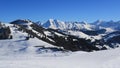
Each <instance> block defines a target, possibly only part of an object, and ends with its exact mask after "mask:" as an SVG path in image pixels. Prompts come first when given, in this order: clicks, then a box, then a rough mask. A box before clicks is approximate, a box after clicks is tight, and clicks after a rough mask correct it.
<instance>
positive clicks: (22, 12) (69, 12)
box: [0, 0, 120, 22]
mask: <svg viewBox="0 0 120 68" xmlns="http://www.w3.org/2000/svg"><path fill="white" fill-rule="evenodd" d="M50 18H53V19H59V20H63V21H87V22H94V21H96V20H98V19H101V20H106V21H108V20H114V21H118V20H120V0H0V21H3V22H10V21H13V20H15V19H30V20H33V21H39V20H40V21H42V22H44V21H46V20H48V19H50Z"/></svg>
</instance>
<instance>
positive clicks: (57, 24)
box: [41, 19, 120, 30]
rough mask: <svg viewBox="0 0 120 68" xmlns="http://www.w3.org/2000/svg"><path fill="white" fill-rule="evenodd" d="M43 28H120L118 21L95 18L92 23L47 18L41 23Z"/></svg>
mask: <svg viewBox="0 0 120 68" xmlns="http://www.w3.org/2000/svg"><path fill="white" fill-rule="evenodd" d="M41 25H42V26H43V27H45V28H52V29H61V30H68V29H71V30H98V29H111V30H120V26H119V25H120V21H118V22H114V21H108V22H107V21H102V20H97V21H96V22H93V23H87V22H85V21H83V22H63V21H60V20H54V19H49V20H48V21H47V22H45V23H43V24H41Z"/></svg>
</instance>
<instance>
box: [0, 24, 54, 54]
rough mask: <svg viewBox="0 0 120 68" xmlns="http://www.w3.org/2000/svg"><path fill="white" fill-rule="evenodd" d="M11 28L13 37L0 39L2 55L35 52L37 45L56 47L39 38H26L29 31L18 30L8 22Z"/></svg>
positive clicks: (0, 52)
mask: <svg viewBox="0 0 120 68" xmlns="http://www.w3.org/2000/svg"><path fill="white" fill-rule="evenodd" d="M6 25H7V26H10V28H11V35H12V36H13V39H6V40H0V55H6V54H14V53H17V54H19V53H33V52H34V53H35V52H36V50H37V49H35V46H44V47H55V46H53V45H51V44H48V43H46V42H44V41H42V40H40V39H37V38H30V39H29V40H25V39H26V37H27V36H28V34H27V33H25V32H22V31H18V29H17V28H15V27H13V25H12V24H6Z"/></svg>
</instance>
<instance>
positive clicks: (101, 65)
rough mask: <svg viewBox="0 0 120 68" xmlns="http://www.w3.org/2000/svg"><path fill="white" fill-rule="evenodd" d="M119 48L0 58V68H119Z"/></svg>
mask: <svg viewBox="0 0 120 68" xmlns="http://www.w3.org/2000/svg"><path fill="white" fill-rule="evenodd" d="M119 52H120V48H117V49H114V50H108V51H99V52H91V53H85V52H80V51H79V52H73V53H71V54H69V55H66V56H57V55H54V56H50V55H52V53H51V54H49V55H47V56H45V55H44V56H41V55H32V54H31V55H30V54H29V55H10V56H0V68H119V67H120V54H119Z"/></svg>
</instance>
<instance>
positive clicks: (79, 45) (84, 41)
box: [0, 19, 120, 52]
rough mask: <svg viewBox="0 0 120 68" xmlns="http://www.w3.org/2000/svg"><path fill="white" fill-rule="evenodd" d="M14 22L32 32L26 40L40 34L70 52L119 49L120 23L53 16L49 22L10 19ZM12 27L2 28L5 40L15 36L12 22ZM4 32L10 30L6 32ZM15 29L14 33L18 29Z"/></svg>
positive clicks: (24, 30) (45, 40) (21, 29)
mask: <svg viewBox="0 0 120 68" xmlns="http://www.w3.org/2000/svg"><path fill="white" fill-rule="evenodd" d="M107 23H109V24H107ZM11 24H13V26H14V28H16V30H15V31H20V32H21V31H22V32H25V33H27V34H28V35H26V37H25V38H26V40H29V38H32V37H36V38H38V39H39V40H42V41H44V42H46V43H49V44H51V45H53V46H57V47H60V48H61V47H62V48H63V49H65V50H70V51H79V50H81V51H88V52H89V51H93V50H105V49H110V48H117V47H119V44H120V41H119V37H120V31H119V24H120V23H119V22H113V21H110V22H105V21H100V20H98V21H96V22H94V23H86V22H63V21H59V20H53V19H49V20H48V21H47V22H46V23H44V24H41V25H38V24H37V23H35V22H32V21H30V20H21V19H19V20H15V21H12V22H10V25H11ZM112 25H114V26H112ZM2 26H3V25H1V27H2ZM8 27H9V28H7V31H6V27H5V28H1V36H0V37H1V39H7V38H14V34H13V35H11V34H12V33H11V32H10V30H12V28H13V27H12V26H9V25H8ZM8 30H9V32H8ZM2 31H4V32H6V34H4V32H2ZM12 31H13V32H14V30H12ZM7 32H8V33H9V34H8V33H7ZM36 46H37V45H36ZM38 47H39V46H38ZM57 50H61V49H57Z"/></svg>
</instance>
